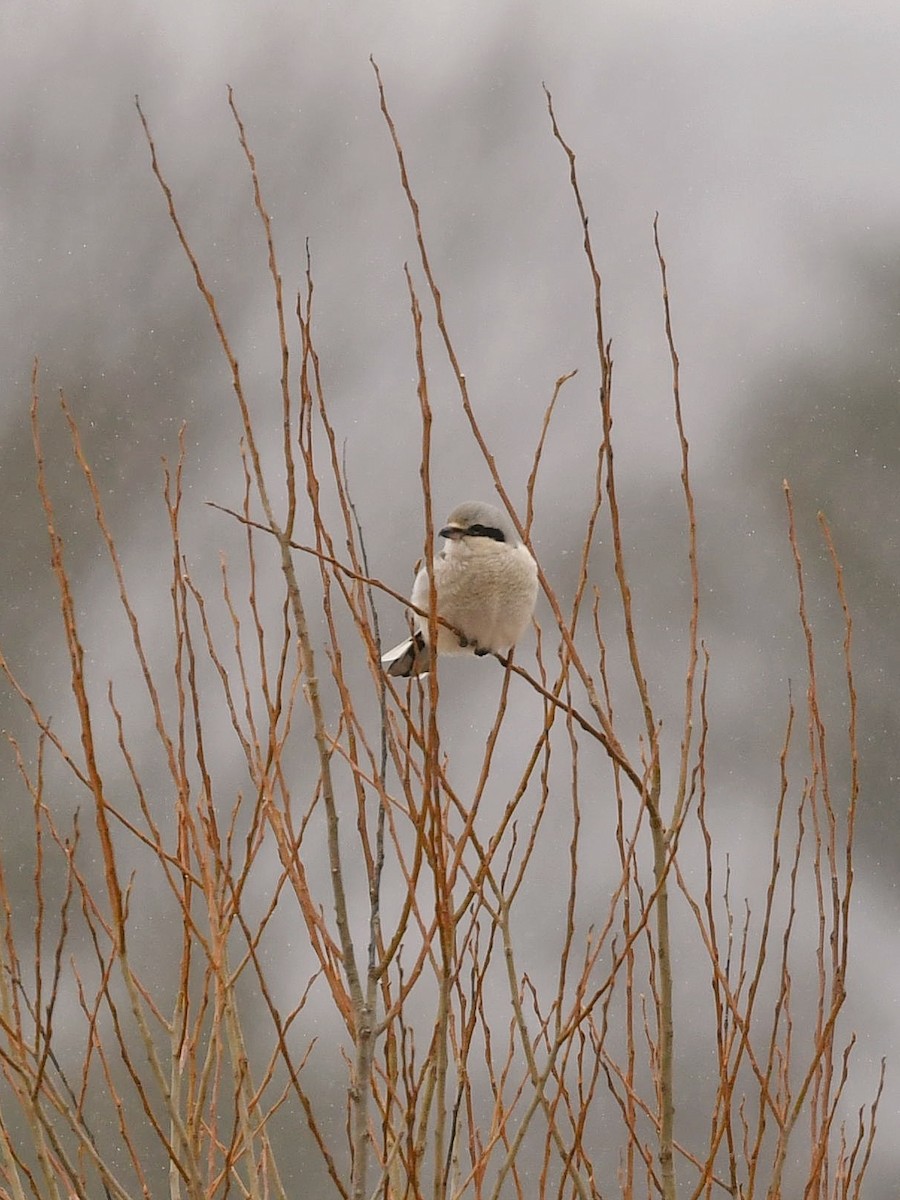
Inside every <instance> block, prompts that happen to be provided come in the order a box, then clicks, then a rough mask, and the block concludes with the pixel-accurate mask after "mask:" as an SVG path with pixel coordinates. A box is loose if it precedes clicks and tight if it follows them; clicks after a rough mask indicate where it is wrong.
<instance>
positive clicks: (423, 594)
mask: <svg viewBox="0 0 900 1200" xmlns="http://www.w3.org/2000/svg"><path fill="white" fill-rule="evenodd" d="M440 536H441V537H442V538H444V539H446V540H445V541H444V545H443V547H442V549H441V551H440V553H439V554H437V555H436V556H435V559H434V563H433V566H432V571H433V574H434V587H435V593H436V597H437V611H438V616H441V617H443V618H444V620H445V621H448V622H449V623H450V624H451V625H452V626H453V627H454V630H458V631H459V632H458V633H456V632H454V630H450V629H448V628H447V627H446V626H445V625H438V627H437V650H438V654H479V655H481V654H490V653H492V652H494V653H496V652H502V651H507V650H510V649H511V648H512V647H513V646H514V645H515V643H516V642H517V641H518V639H519V638H520V637H521V635H522V633H523V631H524V629H525V626H526V625H527V624H528V622H529V620H530V619H531V614H532V612H533V611H534V602H535V600H536V599H537V587H538V581H537V565H536V564H535V561H534V559H533V558H532V557H531V554H530V553H529V550H528V547H527V546H526V545H525V544H524V542H523V541H522V539H521V538H520V537H519V535H518V533H516V530H515V526H514V525H513V523H512V521H510V519H509V517H508V516H507V515H506V513H504V512H501V511H500V509H499V508H495V507H494V506H493V504H485V503H483V502H481V501H479V500H470V501H469V502H468V503H466V504H460V506H459V508H455V509H454V510H453V512H452V513H451V514H450V516H449V517H448V518H447V524H446V525H445V526H444V528H443V529H442V530H441V531H440ZM410 599H411V600H412V603H413V604H414V605H415V606H416V607H417V608H421V609H424V610H426V611H427V609H428V605H429V599H430V597H429V584H428V572H427V571H426V570H425V568H424V567H422V569H421V570H420V571H419V573H418V575H417V576H416V581H415V583H414V584H413V590H412V596H411V597H410ZM413 622H414V625H415V633H414V634H413V636H412V637H411V638H408V639H407V640H406V641H405V642H401V643H400V645H399V646H395V647H394V648H393V650H389V651H388V652H387V654H385V655H384V656H383V658H382V660H381V662H382V666H384V668H385V669H386V671H387V673H388V675H395V676H407V675H421V674H422V673H423V672H425V671H427V670H428V666H429V663H430V661H431V650H430V647H429V645H428V620H427V618H426V617H422V616H420V615H419V614H418V613H415V614H414V615H413Z"/></svg>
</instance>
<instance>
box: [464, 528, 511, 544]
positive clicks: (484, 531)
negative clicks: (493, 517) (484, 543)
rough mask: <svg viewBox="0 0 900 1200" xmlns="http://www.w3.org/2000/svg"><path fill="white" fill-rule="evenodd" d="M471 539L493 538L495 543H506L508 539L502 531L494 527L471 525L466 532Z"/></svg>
mask: <svg viewBox="0 0 900 1200" xmlns="http://www.w3.org/2000/svg"><path fill="white" fill-rule="evenodd" d="M466 533H467V534H468V535H469V537H486V538H492V539H493V540H494V541H495V542H505V541H506V537H505V535H504V533H503V530H502V529H497V528H495V527H494V526H493V525H470V526H469V528H468V529H467V530H466Z"/></svg>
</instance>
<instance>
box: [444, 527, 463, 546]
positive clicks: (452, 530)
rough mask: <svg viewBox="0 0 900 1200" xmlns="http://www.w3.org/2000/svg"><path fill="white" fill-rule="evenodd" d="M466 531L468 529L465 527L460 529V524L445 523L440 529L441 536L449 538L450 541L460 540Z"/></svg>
mask: <svg viewBox="0 0 900 1200" xmlns="http://www.w3.org/2000/svg"><path fill="white" fill-rule="evenodd" d="M465 532H466V531H465V530H464V529H460V527H459V526H458V525H445V526H444V528H443V529H442V530H441V531H440V534H439V536H440V537H442V538H447V539H448V541H451V542H458V541H459V539H460V538H461V537H463V535H464V534H465Z"/></svg>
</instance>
